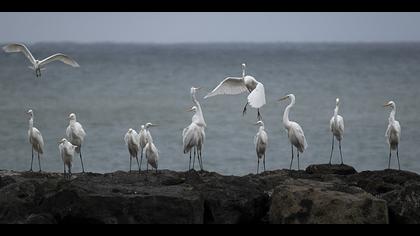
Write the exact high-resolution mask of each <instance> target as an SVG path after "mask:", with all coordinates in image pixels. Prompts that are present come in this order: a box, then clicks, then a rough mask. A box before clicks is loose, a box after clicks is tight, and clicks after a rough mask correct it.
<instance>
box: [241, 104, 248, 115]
mask: <svg viewBox="0 0 420 236" xmlns="http://www.w3.org/2000/svg"><path fill="white" fill-rule="evenodd" d="M247 106H248V102H247V103H246V104H245V107H244V110H243V111H242V115H243V116H244V115H245V114H246V107H247Z"/></svg>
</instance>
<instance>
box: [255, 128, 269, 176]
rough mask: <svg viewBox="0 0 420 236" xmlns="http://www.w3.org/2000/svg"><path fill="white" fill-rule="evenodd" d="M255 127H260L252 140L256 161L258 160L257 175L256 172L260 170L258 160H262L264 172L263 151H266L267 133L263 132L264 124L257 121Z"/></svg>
mask: <svg viewBox="0 0 420 236" xmlns="http://www.w3.org/2000/svg"><path fill="white" fill-rule="evenodd" d="M255 125H258V126H260V127H259V128H258V132H257V134H256V135H255V138H254V144H255V149H256V151H257V160H258V165H257V174H258V171H259V170H260V159H263V163H264V171H265V150H266V149H267V144H268V135H267V132H265V128H264V122H262V121H258V122H257V123H256V124H255Z"/></svg>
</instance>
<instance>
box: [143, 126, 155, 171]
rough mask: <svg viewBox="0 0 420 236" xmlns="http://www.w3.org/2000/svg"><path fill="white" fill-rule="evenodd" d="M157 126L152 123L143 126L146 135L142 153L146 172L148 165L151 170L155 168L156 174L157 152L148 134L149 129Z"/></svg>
mask: <svg viewBox="0 0 420 236" xmlns="http://www.w3.org/2000/svg"><path fill="white" fill-rule="evenodd" d="M153 126H157V125H155V124H152V123H147V124H146V125H145V128H146V131H147V132H146V135H147V144H146V146H145V147H144V153H145V156H146V159H147V164H148V165H147V170H149V165H151V166H152V167H153V168H155V170H156V173H157V169H158V161H159V151H158V149H157V148H156V146H155V144H154V143H153V138H152V135H151V134H150V131H149V128H150V127H153Z"/></svg>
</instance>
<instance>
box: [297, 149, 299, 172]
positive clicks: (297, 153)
mask: <svg viewBox="0 0 420 236" xmlns="http://www.w3.org/2000/svg"><path fill="white" fill-rule="evenodd" d="M297 158H298V170H300V164H299V150H297Z"/></svg>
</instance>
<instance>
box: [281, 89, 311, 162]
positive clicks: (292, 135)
mask: <svg viewBox="0 0 420 236" xmlns="http://www.w3.org/2000/svg"><path fill="white" fill-rule="evenodd" d="M287 98H290V100H291V101H290V104H289V105H288V106H287V107H286V109H285V110H284V114H283V125H284V127H285V128H286V130H287V135H288V137H289V141H290V143H291V145H292V160H291V161H290V169H292V164H293V158H294V156H293V146H295V147H296V149H297V158H298V170H299V168H300V167H299V153H303V151H305V149H306V148H307V147H308V144H307V142H306V138H305V134H304V133H303V129H302V127H300V125H299V124H298V123H296V122H294V121H290V120H289V112H290V109H291V108H292V107H293V106H294V105H295V100H296V99H295V95H293V94H289V95H287V96H285V97H282V98H280V99H279V101H283V100H286V99H287Z"/></svg>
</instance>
